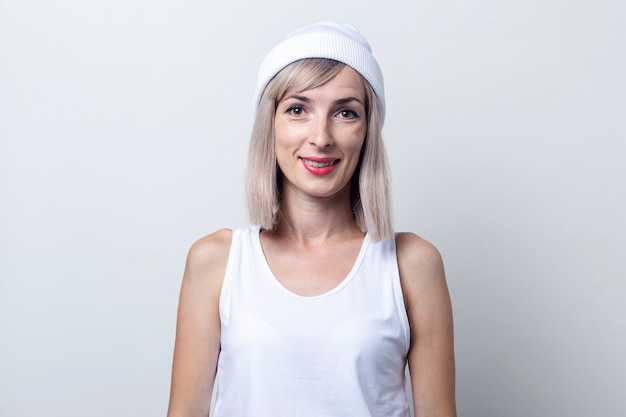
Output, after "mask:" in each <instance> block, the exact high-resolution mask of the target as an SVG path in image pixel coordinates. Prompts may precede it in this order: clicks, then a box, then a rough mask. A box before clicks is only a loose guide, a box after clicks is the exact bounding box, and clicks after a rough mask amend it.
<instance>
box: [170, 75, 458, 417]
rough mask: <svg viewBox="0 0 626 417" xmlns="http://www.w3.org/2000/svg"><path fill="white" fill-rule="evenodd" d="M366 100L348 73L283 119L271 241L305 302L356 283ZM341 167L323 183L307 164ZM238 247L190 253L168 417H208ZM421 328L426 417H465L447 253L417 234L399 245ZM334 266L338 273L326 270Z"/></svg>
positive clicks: (277, 261) (287, 279)
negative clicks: (277, 210)
mask: <svg viewBox="0 0 626 417" xmlns="http://www.w3.org/2000/svg"><path fill="white" fill-rule="evenodd" d="M364 102H365V92H364V91H363V86H362V84H361V80H360V78H359V76H358V74H357V73H356V72H355V71H354V70H353V69H352V68H350V67H347V66H346V67H345V68H344V69H343V70H342V71H341V72H340V73H339V74H338V75H337V76H335V77H334V78H333V79H332V80H330V81H329V82H328V83H326V84H325V85H322V86H320V87H318V88H315V89H312V90H307V91H304V92H295V91H289V92H287V94H286V96H285V98H284V99H283V100H281V101H280V103H279V104H278V107H277V111H276V117H275V120H274V122H275V132H276V136H275V140H276V155H277V162H278V164H279V167H280V169H281V172H282V173H283V181H282V183H283V188H282V190H281V191H282V193H281V196H282V200H281V213H282V216H281V222H280V224H279V225H278V227H277V229H276V230H275V231H273V232H271V233H270V232H267V231H262V232H261V245H262V246H263V251H264V253H265V257H266V258H267V262H268V264H269V265H270V268H271V269H272V271H273V273H274V275H275V276H276V278H277V279H278V280H279V281H280V282H281V283H282V284H283V285H284V286H285V287H286V288H288V289H289V290H291V291H292V292H294V293H296V294H300V295H303V296H315V295H319V294H322V293H325V292H327V291H329V290H331V289H332V288H334V287H335V286H337V285H338V284H339V283H340V282H341V280H342V279H343V278H344V277H345V276H346V274H347V273H348V271H349V270H350V269H351V267H352V265H353V264H354V262H355V260H356V257H357V255H358V252H359V250H360V247H361V244H362V241H363V238H364V234H363V232H362V231H361V230H360V229H359V227H358V226H357V224H356V222H355V220H354V217H353V216H352V212H351V208H350V179H351V177H352V174H353V173H354V170H355V168H356V166H357V164H358V158H359V155H360V151H361V148H362V146H363V142H364V138H365V134H366V131H367V120H366V116H365V108H364V105H363V103H364ZM315 158H324V160H332V161H333V163H334V164H335V165H336V166H335V168H334V169H332V171H331V172H330V173H326V174H325V175H315V174H314V173H312V172H310V170H308V169H307V168H306V167H305V166H304V162H303V159H315ZM230 243H231V231H230V230H226V229H224V230H220V231H218V232H216V233H213V234H211V235H209V236H206V237H204V238H202V239H200V240H199V241H198V242H196V243H195V244H194V245H193V246H192V247H191V249H190V251H189V255H188V259H187V265H186V268H185V273H184V276H183V284H182V288H181V295H180V302H179V310H178V323H177V331H176V346H175V350H174V364H173V371H172V389H171V393H170V407H169V411H168V417H195V416H208V413H209V408H210V399H211V392H212V389H213V384H214V381H215V373H216V367H217V359H218V356H219V349H220V320H219V312H218V301H219V294H220V290H221V285H222V281H223V276H224V271H225V267H226V261H227V257H228V252H229V248H230ZM396 244H397V245H396V246H397V256H398V267H399V271H400V281H401V285H402V288H403V294H404V302H405V306H406V310H407V314H408V317H409V324H410V328H411V347H410V350H409V355H408V360H409V370H410V375H411V383H412V393H413V404H414V409H415V416H416V417H455V416H456V411H455V394H454V385H455V383H454V379H455V377H454V375H455V370H454V349H453V328H452V308H451V305H450V297H449V295H448V288H447V285H446V280H445V274H444V268H443V262H442V260H441V256H440V254H439V252H438V251H437V249H436V248H435V247H434V246H432V245H431V244H430V243H428V242H427V241H425V240H424V239H421V238H420V237H418V236H416V235H414V234H412V233H399V234H398V235H397V237H396ZM327 265H333V268H332V270H330V271H329V269H328V268H327V267H325V266H327Z"/></svg>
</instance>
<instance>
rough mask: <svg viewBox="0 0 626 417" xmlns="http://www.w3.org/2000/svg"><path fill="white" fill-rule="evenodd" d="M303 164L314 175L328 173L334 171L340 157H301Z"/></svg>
mask: <svg viewBox="0 0 626 417" xmlns="http://www.w3.org/2000/svg"><path fill="white" fill-rule="evenodd" d="M300 160H301V161H302V165H303V166H304V168H306V170H307V171H309V172H310V173H311V174H313V175H327V174H330V173H331V172H333V170H334V169H335V167H337V164H338V163H339V161H340V159H334V158H314V159H309V158H300Z"/></svg>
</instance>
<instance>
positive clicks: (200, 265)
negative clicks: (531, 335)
mask: <svg viewBox="0 0 626 417" xmlns="http://www.w3.org/2000/svg"><path fill="white" fill-rule="evenodd" d="M254 103H255V109H256V120H255V124H254V129H253V133H252V139H251V144H250V154H249V160H248V172H249V173H248V182H247V197H248V209H249V212H250V216H251V220H252V223H253V224H254V226H250V227H248V228H243V229H237V230H234V231H231V230H226V229H224V230H220V231H218V232H216V233H213V234H211V235H209V236H206V237H204V238H202V239H200V240H199V241H198V242H196V243H195V244H194V245H193V246H192V248H191V250H190V252H189V256H188V260H187V265H186V269H185V274H184V277H183V284H182V289H181V295H180V305H179V311H178V325H177V332H176V347H175V352H174V365H173V372H172V389H171V396H170V408H169V413H168V416H169V417H190V416H207V415H208V413H209V409H210V406H211V404H210V402H211V393H212V391H213V388H214V387H215V388H216V390H217V394H216V403H215V416H217V417H225V416H227V417H239V416H250V417H265V416H267V417H281V416H285V417H298V416H307V417H309V416H310V417H322V416H328V417H340V416H345V417H355V416H357V417H361V416H373V417H407V416H409V407H408V403H407V397H406V394H405V367H406V364H407V362H408V365H409V371H410V378H411V386H412V394H413V405H414V409H415V415H416V416H417V417H426V416H433V417H434V416H437V417H452V416H455V415H456V411H455V396H454V349H453V330H452V312H451V305H450V298H449V295H448V289H447V285H446V281H445V277H444V269H443V264H442V261H441V257H440V255H439V253H438V252H437V250H436V249H435V248H434V247H433V246H432V245H431V244H429V243H428V242H426V241H425V240H423V239H421V238H419V237H418V236H416V235H414V234H412V233H398V234H394V233H393V231H392V227H391V220H390V203H389V184H388V177H387V161H386V157H385V153H384V149H383V143H382V140H381V128H382V124H383V121H384V117H385V97H384V88H383V79H382V74H381V71H380V68H379V66H378V63H377V62H376V60H375V59H374V57H373V55H372V53H371V49H370V46H369V44H368V43H367V41H366V40H365V39H364V38H363V37H362V36H361V35H360V33H359V32H358V31H357V30H356V29H354V28H353V27H351V26H347V25H339V24H334V23H318V24H314V25H310V26H307V27H304V28H302V29H300V30H298V31H296V32H293V33H292V34H290V35H289V36H288V37H287V38H286V39H285V40H284V41H283V42H281V43H280V44H278V45H277V46H276V47H275V48H274V49H273V50H272V51H271V52H270V53H269V54H268V55H267V57H266V58H265V60H264V61H263V63H262V65H261V68H260V71H259V78H258V85H257V92H256V96H255V101H254Z"/></svg>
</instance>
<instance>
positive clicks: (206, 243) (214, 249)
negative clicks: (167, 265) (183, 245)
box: [184, 229, 232, 285]
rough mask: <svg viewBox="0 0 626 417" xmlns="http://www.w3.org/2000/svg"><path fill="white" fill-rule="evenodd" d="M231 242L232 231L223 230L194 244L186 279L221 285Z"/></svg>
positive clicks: (189, 255)
mask: <svg viewBox="0 0 626 417" xmlns="http://www.w3.org/2000/svg"><path fill="white" fill-rule="evenodd" d="M231 241H232V231H231V230H230V229H221V230H218V231H216V232H214V233H211V234H210V235H207V236H204V237H202V238H200V239H198V240H197V241H196V242H194V243H193V245H191V248H190V249H189V253H188V255H187V264H186V266H185V275H184V279H185V280H187V281H195V282H198V283H200V282H203V283H205V284H206V283H208V282H207V281H212V282H213V283H219V284H220V285H221V281H222V279H223V277H224V272H225V270H226V263H227V261H228V254H229V251H230V244H231Z"/></svg>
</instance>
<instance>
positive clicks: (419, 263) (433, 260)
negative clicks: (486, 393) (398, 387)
mask: <svg viewBox="0 0 626 417" xmlns="http://www.w3.org/2000/svg"><path fill="white" fill-rule="evenodd" d="M396 243H397V254H398V267H399V269H400V281H401V283H402V291H403V295H404V302H405V306H406V310H407V314H408V317H409V326H410V328H411V345H410V348H409V355H408V360H409V371H410V375H411V387H412V393H413V406H414V410H415V416H416V417H456V405H455V393H454V390H455V369H454V340H453V327H452V306H451V304H450V296H449V294H448V287H447V284H446V279H445V273H444V269H443V262H442V260H441V255H440V254H439V252H438V251H437V249H436V248H435V247H434V246H432V245H431V244H430V243H428V242H427V241H425V240H423V239H421V238H419V237H418V236H416V235H414V234H412V233H400V234H398V235H397V237H396Z"/></svg>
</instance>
